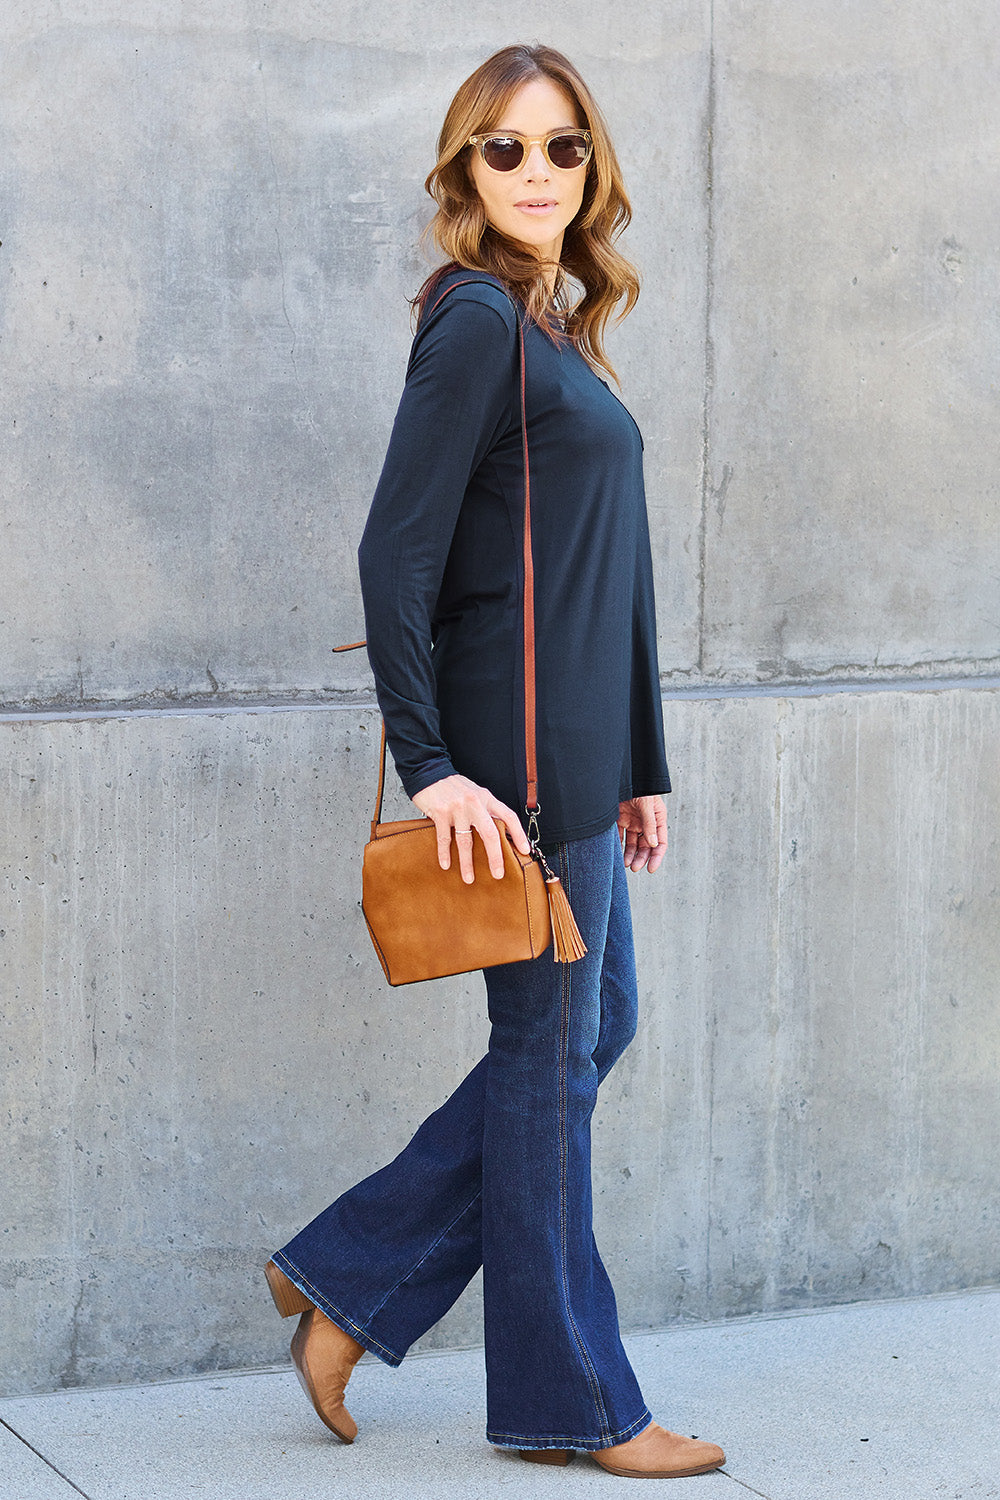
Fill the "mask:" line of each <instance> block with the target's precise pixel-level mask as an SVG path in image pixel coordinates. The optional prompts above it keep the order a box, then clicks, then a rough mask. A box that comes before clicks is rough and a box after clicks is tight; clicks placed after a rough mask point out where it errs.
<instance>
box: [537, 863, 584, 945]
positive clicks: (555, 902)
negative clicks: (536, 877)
mask: <svg viewBox="0 0 1000 1500" xmlns="http://www.w3.org/2000/svg"><path fill="white" fill-rule="evenodd" d="M545 889H546V891H547V892H548V896H549V916H550V917H551V919H552V947H553V949H554V957H555V961H556V963H557V964H572V963H576V960H577V959H578V958H582V957H583V955H584V954H585V953H586V951H587V945H586V943H585V942H584V941H583V938H582V937H581V936H580V929H579V927H577V925H576V918H575V917H574V916H573V910H572V907H571V906H570V904H569V899H568V897H567V895H566V892H565V891H564V890H563V888H562V881H561V880H560V879H559V876H558V875H553V876H552V878H551V879H547V880H546V882H545Z"/></svg>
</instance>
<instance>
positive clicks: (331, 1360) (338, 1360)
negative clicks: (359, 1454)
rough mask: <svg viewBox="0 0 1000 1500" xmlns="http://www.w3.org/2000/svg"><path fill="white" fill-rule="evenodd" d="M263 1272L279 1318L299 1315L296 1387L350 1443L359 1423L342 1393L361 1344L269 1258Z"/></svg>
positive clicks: (294, 1356)
mask: <svg viewBox="0 0 1000 1500" xmlns="http://www.w3.org/2000/svg"><path fill="white" fill-rule="evenodd" d="M264 1274H265V1275H266V1277H267V1284H268V1286H269V1287H270V1289H271V1296H272V1297H273V1298H274V1305H275V1307H276V1308H277V1309H278V1311H279V1312H280V1314H281V1316H282V1317H283V1318H290V1317H292V1316H293V1314H294V1313H301V1314H302V1316H301V1318H300V1319H299V1326H298V1328H296V1330H295V1337H294V1338H293V1339H292V1364H293V1365H294V1366H295V1373H296V1375H297V1376H298V1377H299V1384H300V1385H301V1387H302V1389H303V1390H304V1391H305V1393H306V1395H307V1396H308V1397H309V1400H310V1401H311V1402H312V1404H313V1407H314V1409H315V1412H316V1415H317V1416H318V1417H319V1419H320V1421H321V1422H323V1423H325V1425H326V1426H327V1427H329V1429H330V1431H331V1432H333V1433H336V1435H337V1437H339V1438H340V1441H341V1442H342V1443H353V1442H354V1439H355V1438H356V1437H357V1435H358V1424H357V1423H356V1422H355V1420H354V1418H353V1417H352V1416H351V1414H350V1412H349V1411H348V1410H347V1407H346V1406H345V1405H344V1392H345V1391H346V1390H347V1382H348V1381H349V1380H350V1378H351V1372H352V1371H353V1369H354V1366H355V1365H356V1364H357V1362H358V1360H359V1359H360V1358H361V1356H362V1354H364V1352H365V1351H364V1346H363V1345H362V1344H359V1343H358V1341H357V1339H353V1338H351V1335H350V1334H349V1333H345V1332H344V1330H343V1329H342V1328H339V1327H338V1326H337V1324H336V1323H334V1322H332V1321H331V1320H330V1319H329V1318H328V1317H327V1316H326V1314H325V1313H322V1312H320V1310H319V1308H318V1307H314V1306H313V1304H312V1303H311V1302H310V1301H309V1299H308V1297H306V1296H305V1295H304V1293H302V1292H300V1291H299V1289H298V1287H297V1286H295V1285H294V1284H293V1283H292V1282H291V1281H289V1279H288V1277H287V1276H286V1275H285V1273H284V1271H282V1270H281V1269H280V1268H279V1267H278V1266H276V1265H275V1264H274V1261H273V1260H271V1261H268V1263H267V1265H266V1266H265V1267H264Z"/></svg>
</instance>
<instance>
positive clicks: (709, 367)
mask: <svg viewBox="0 0 1000 1500" xmlns="http://www.w3.org/2000/svg"><path fill="white" fill-rule="evenodd" d="M715 109H716V101H715V0H709V7H708V89H707V96H706V100H705V150H704V156H703V160H704V171H705V325H704V349H705V364H704V373H703V379H704V386H703V390H702V409H701V516H700V518H699V521H698V669H699V671H704V669H705V596H706V580H705V570H706V566H707V546H708V498H709V489H710V486H711V463H712V454H711V422H712V397H713V394H714V391H715V346H714V344H713V342H712V316H713V313H714V303H715V298H714V291H715V216H714V197H713V187H714V171H715V161H714V144H715Z"/></svg>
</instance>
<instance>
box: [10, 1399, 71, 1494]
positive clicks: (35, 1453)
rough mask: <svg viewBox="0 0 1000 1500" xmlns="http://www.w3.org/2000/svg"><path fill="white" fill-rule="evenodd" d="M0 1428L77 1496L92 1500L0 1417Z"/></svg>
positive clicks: (49, 1459)
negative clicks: (21, 1444) (38, 1459)
mask: <svg viewBox="0 0 1000 1500" xmlns="http://www.w3.org/2000/svg"><path fill="white" fill-rule="evenodd" d="M0 1427H4V1428H6V1430H7V1431H8V1432H9V1433H10V1435H11V1437H16V1438H17V1440H18V1442H19V1443H23V1444H24V1446H25V1447H26V1448H27V1449H28V1451H29V1453H33V1454H34V1455H35V1457H36V1458H40V1459H41V1461H42V1463H43V1464H47V1465H48V1467H49V1468H50V1469H51V1470H52V1472H53V1474H58V1475H59V1478H60V1479H61V1480H63V1482H64V1483H66V1484H68V1485H69V1487H70V1489H71V1490H75V1491H76V1493H77V1494H78V1495H82V1496H83V1500H93V1496H92V1495H88V1494H87V1491H86V1490H81V1488H80V1486H79V1485H78V1484H74V1483H73V1481H72V1479H70V1477H69V1475H68V1474H64V1473H63V1471H62V1469H57V1468H56V1466H55V1464H54V1463H53V1462H52V1460H51V1458H46V1457H45V1454H44V1453H39V1451H38V1449H37V1448H36V1447H35V1445H34V1444H33V1443H29V1442H28V1439H27V1438H26V1437H22V1435H21V1433H19V1432H18V1430H17V1428H16V1427H12V1426H11V1425H10V1423H9V1422H5V1421H4V1419H3V1417H0Z"/></svg>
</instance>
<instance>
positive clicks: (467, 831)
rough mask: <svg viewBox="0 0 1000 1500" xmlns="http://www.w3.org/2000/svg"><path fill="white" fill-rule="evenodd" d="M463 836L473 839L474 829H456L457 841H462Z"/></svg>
mask: <svg viewBox="0 0 1000 1500" xmlns="http://www.w3.org/2000/svg"><path fill="white" fill-rule="evenodd" d="M463 834H464V835H465V836H466V838H470V839H471V837H472V829H471V828H456V829H455V837H456V838H457V839H460V838H461V837H462V835H463Z"/></svg>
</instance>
